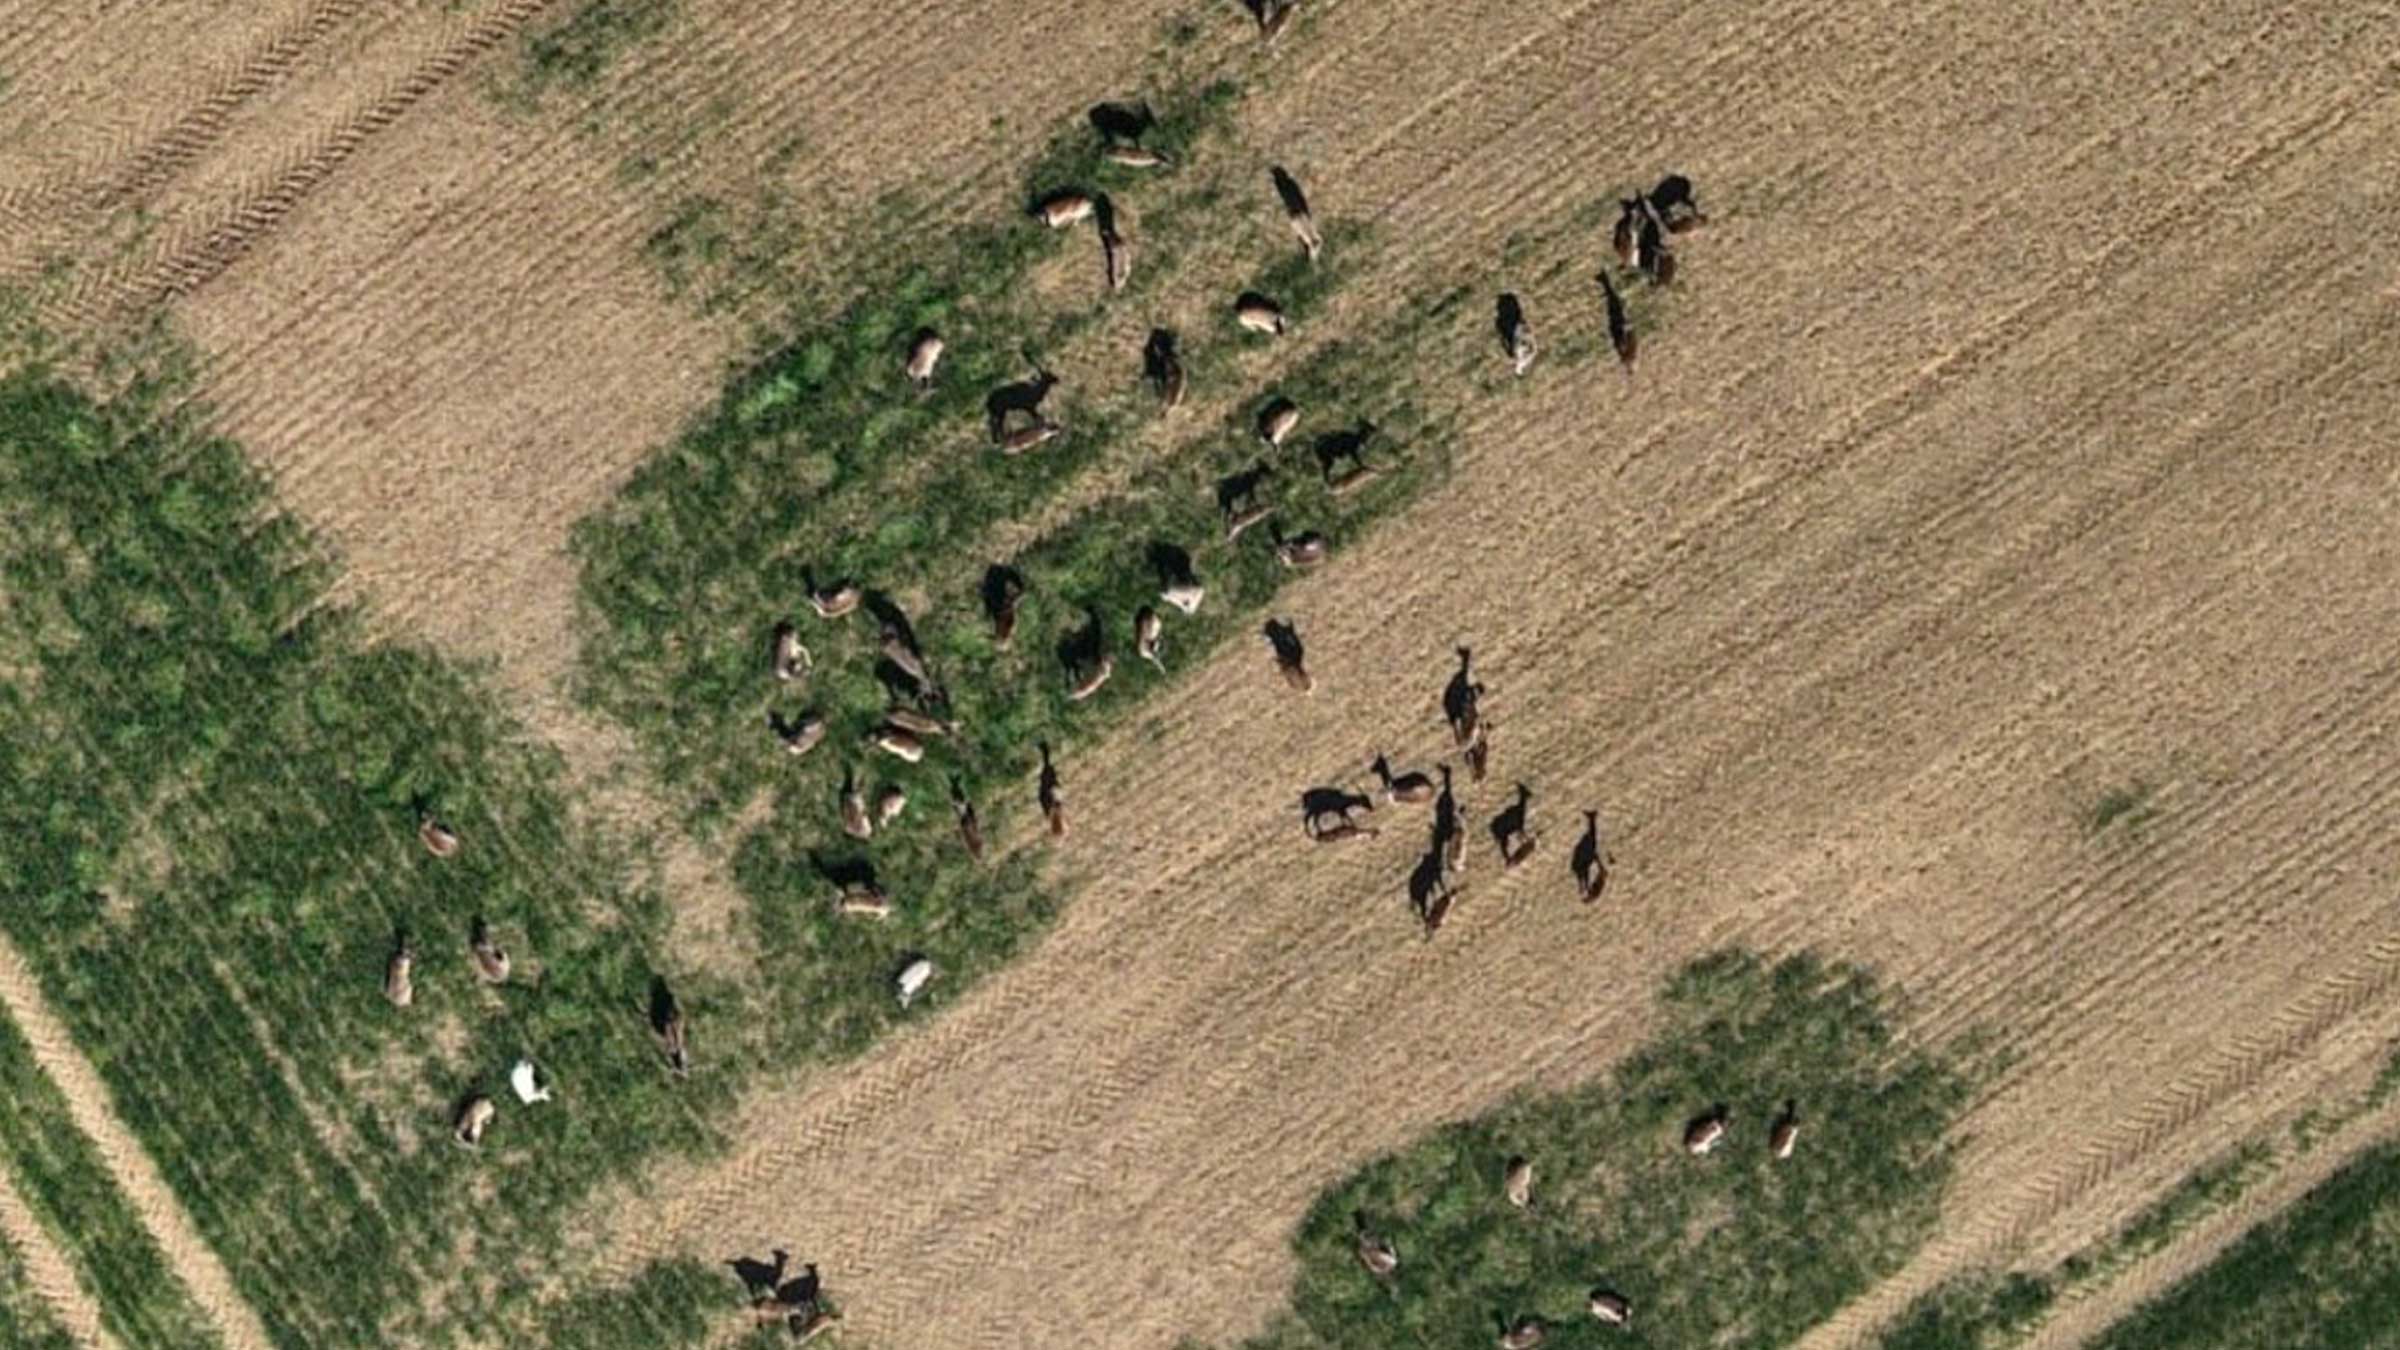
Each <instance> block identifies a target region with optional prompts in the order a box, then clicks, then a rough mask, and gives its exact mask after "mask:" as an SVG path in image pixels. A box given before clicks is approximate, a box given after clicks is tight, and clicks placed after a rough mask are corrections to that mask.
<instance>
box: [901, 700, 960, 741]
mask: <svg viewBox="0 0 2400 1350" xmlns="http://www.w3.org/2000/svg"><path fill="white" fill-rule="evenodd" d="M883 720H884V722H885V724H887V725H889V726H892V727H896V728H898V729H899V730H901V731H905V732H907V733H908V734H909V735H911V736H915V737H918V738H919V739H931V738H933V737H936V736H955V735H957V734H958V719H956V718H952V717H936V716H934V715H933V714H932V713H929V712H925V711H922V710H920V709H917V708H912V707H910V706H908V705H907V704H905V703H894V704H892V705H891V706H890V707H888V708H885V709H884V710H883Z"/></svg>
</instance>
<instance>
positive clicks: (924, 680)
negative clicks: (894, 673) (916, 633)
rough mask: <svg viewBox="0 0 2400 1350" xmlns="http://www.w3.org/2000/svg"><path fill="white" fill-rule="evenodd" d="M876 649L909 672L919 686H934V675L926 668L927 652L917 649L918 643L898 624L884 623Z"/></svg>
mask: <svg viewBox="0 0 2400 1350" xmlns="http://www.w3.org/2000/svg"><path fill="white" fill-rule="evenodd" d="M876 649H877V650H878V651H881V652H882V653H883V659H884V660H886V661H889V662H891V663H892V664H893V665H895V666H898V667H899V668H900V669H901V670H902V671H904V672H906V673H907V675H908V678H910V679H912V680H914V681H916V682H917V685H918V687H920V688H930V687H931V686H932V684H933V676H931V675H930V674H927V673H926V670H925V654H924V653H923V652H920V651H918V650H917V644H916V643H915V642H914V641H912V640H910V638H909V635H908V634H906V633H904V632H902V631H901V630H900V628H899V626H898V625H897V624H889V623H887V624H885V625H883V629H882V631H881V633H880V634H879V635H878V636H877V639H876Z"/></svg>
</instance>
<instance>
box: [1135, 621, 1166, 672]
mask: <svg viewBox="0 0 2400 1350" xmlns="http://www.w3.org/2000/svg"><path fill="white" fill-rule="evenodd" d="M1165 627H1166V625H1165V624H1164V623H1162V622H1161V621H1160V620H1159V617H1158V611H1157V610H1155V609H1152V608H1151V607H1149V606H1148V605H1144V606H1142V607H1141V608H1140V609H1138V610H1135V611H1134V615H1133V654H1134V655H1136V656H1138V657H1140V658H1142V659H1143V660H1145V661H1147V662H1149V663H1150V664H1151V665H1154V666H1156V667H1158V673H1159V674H1161V675H1164V674H1166V673H1167V663H1166V662H1164V661H1161V660H1160V659H1158V639H1159V635H1160V633H1161V632H1162V631H1163V630H1164V629H1165Z"/></svg>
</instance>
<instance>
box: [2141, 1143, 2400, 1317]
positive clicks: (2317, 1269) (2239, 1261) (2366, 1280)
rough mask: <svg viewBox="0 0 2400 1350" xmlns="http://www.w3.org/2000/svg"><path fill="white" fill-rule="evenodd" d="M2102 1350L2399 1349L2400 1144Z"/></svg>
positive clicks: (2325, 1188)
mask: <svg viewBox="0 0 2400 1350" xmlns="http://www.w3.org/2000/svg"><path fill="white" fill-rule="evenodd" d="M2097 1344H2098V1350H2204V1348H2205V1350H2249V1348H2250V1347H2256V1348H2257V1350H2270V1347H2271V1348H2272V1350H2371V1348H2372V1347H2380V1346H2391V1345H2395V1344H2400V1144H2395V1143H2386V1144H2383V1145H2381V1146H2379V1147H2376V1148H2374V1149H2371V1150H2369V1151H2368V1152H2367V1153H2365V1154H2364V1155H2362V1156H2361V1157H2360V1158H2359V1159H2358V1160H2357V1161H2356V1162H2353V1163H2351V1164H2350V1165H2349V1166H2348V1167H2345V1168H2343V1169H2342V1170H2341V1171H2340V1172H2338V1173H2336V1174H2335V1175H2334V1176H2332V1177H2331V1178H2329V1179H2327V1180H2326V1181H2325V1182H2324V1183H2323V1184H2322V1185H2320V1186H2318V1187H2317V1188H2316V1189H2315V1190H2313V1191H2310V1192H2309V1193H2308V1195H2307V1196H2305V1197H2303V1198H2302V1199H2301V1200H2300V1201H2299V1202H2298V1203H2296V1204H2295V1205H2293V1206H2292V1208H2291V1209H2289V1210H2287V1211H2286V1212H2285V1213H2283V1214H2282V1215H2280V1216H2278V1217H2276V1218H2274V1219H2272V1220H2270V1221H2268V1222H2267V1223H2265V1224H2262V1225H2260V1226H2259V1227H2258V1228H2256V1229H2253V1230H2252V1231H2251V1232H2250V1234H2249V1235H2248V1236H2246V1237H2244V1238H2243V1239H2242V1240H2241V1241H2240V1242H2238V1243H2235V1244H2234V1246H2233V1247H2232V1248H2230V1249H2229V1250H2227V1251H2226V1253H2225V1254H2224V1255H2223V1256H2221V1257H2219V1258H2217V1260H2216V1261H2215V1262H2214V1263H2212V1264H2211V1265H2210V1266H2209V1267H2208V1268H2207V1269H2205V1270H2202V1271H2199V1272H2197V1273H2195V1274H2193V1275H2191V1276H2189V1277H2187V1278H2186V1279H2185V1280H2184V1281H2183V1282H2182V1283H2181V1284H2178V1285H2177V1286H2176V1287H2175V1288H2174V1289H2172V1290H2170V1291H2168V1292H2167V1293H2166V1294H2164V1295H2162V1296H2160V1297H2159V1298H2157V1299H2155V1300H2153V1301H2152V1302H2150V1303H2149V1304H2147V1305H2145V1306H2144V1307H2143V1308H2141V1309H2140V1310H2139V1311H2138V1312H2136V1313H2134V1314H2133V1315H2132V1316H2131V1317H2129V1318H2127V1319H2126V1320H2125V1321H2123V1322H2121V1323H2119V1324H2118V1325H2116V1326H2114V1327H2112V1328H2110V1329H2109V1330H2108V1332H2107V1333H2106V1334H2104V1335H2102V1336H2101V1338H2100V1340H2099V1342H2098V1343H2097Z"/></svg>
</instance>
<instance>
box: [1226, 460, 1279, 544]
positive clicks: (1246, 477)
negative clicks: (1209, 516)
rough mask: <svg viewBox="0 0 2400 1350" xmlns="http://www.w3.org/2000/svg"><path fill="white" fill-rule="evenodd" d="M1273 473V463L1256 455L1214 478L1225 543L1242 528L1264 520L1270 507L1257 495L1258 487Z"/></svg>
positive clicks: (1235, 537) (1242, 529)
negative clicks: (1246, 464) (1243, 466)
mask: <svg viewBox="0 0 2400 1350" xmlns="http://www.w3.org/2000/svg"><path fill="white" fill-rule="evenodd" d="M1274 476H1275V466H1274V465H1273V464H1271V463H1269V462H1267V461H1266V460H1263V459H1260V460H1254V461H1252V462H1251V464H1250V467H1249V468H1247V469H1243V470H1242V471H1241V472H1239V473H1233V474H1228V475H1226V476H1225V477H1223V478H1220V479H1218V480H1217V511H1218V513H1219V514H1220V515H1222V516H1223V517H1224V518H1225V542H1226V543H1228V544H1230V543H1232V542H1234V541H1235V540H1237V539H1239V538H1241V537H1242V532H1243V531H1244V530H1247V529H1249V528H1250V527H1251V526H1253V525H1256V524H1257V523H1258V522H1260V521H1262V520H1265V519H1266V518H1267V516H1268V515H1269V514H1270V513H1271V512H1272V511H1273V510H1274V507H1273V505H1272V504H1271V503H1269V502H1266V501H1262V500H1261V499H1260V497H1259V491H1260V489H1261V488H1263V487H1264V486H1265V485H1266V482H1267V480H1268V479H1270V478H1273V477H1274Z"/></svg>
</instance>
